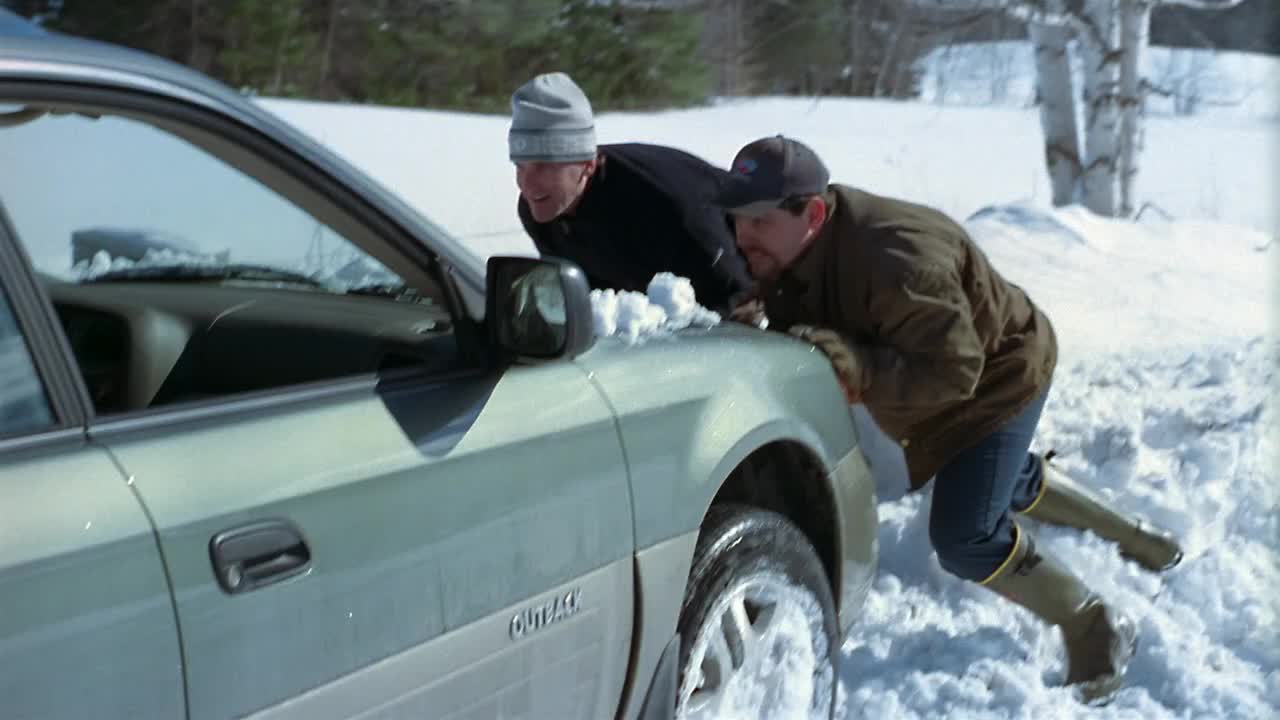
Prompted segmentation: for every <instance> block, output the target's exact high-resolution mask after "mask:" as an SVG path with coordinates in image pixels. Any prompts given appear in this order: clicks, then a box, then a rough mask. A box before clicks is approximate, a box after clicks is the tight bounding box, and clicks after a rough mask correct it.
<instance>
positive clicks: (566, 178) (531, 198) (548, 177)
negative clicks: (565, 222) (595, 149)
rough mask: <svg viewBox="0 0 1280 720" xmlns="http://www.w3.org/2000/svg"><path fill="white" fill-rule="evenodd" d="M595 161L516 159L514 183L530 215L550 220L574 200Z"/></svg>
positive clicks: (539, 219)
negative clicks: (519, 160)
mask: <svg viewBox="0 0 1280 720" xmlns="http://www.w3.org/2000/svg"><path fill="white" fill-rule="evenodd" d="M595 165H596V163H595V161H594V160H588V161H586V162H573V163H553V162H522V163H516V185H517V186H518V187H519V188H520V195H521V196H523V197H524V199H525V202H527V203H529V212H530V213H531V214H532V215H533V219H534V220H536V221H538V222H540V223H544V222H550V221H552V220H555V219H556V218H558V217H560V216H561V215H562V214H564V212H565V211H566V210H568V209H570V208H572V207H573V206H574V204H575V203H577V202H578V198H580V197H582V192H583V191H584V190H586V187H587V179H588V178H590V177H591V173H592V172H593V171H594V170H595Z"/></svg>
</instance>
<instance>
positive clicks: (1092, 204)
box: [1079, 0, 1121, 217]
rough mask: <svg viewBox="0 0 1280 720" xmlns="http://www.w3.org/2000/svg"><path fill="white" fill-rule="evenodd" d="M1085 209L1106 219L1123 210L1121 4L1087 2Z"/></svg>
mask: <svg viewBox="0 0 1280 720" xmlns="http://www.w3.org/2000/svg"><path fill="white" fill-rule="evenodd" d="M1082 19H1083V21H1084V25H1085V27H1086V32H1084V33H1083V36H1082V37H1080V38H1079V39H1080V49H1081V59H1082V60H1083V62H1084V112H1085V138H1084V175H1083V182H1082V188H1083V191H1084V193H1083V199H1084V204H1085V207H1087V208H1089V209H1090V210H1091V211H1093V212H1094V213H1097V214H1098V215H1102V216H1105V217H1115V216H1116V215H1117V213H1118V211H1119V209H1120V55H1121V53H1120V0H1085V5H1084V13H1083V18H1082Z"/></svg>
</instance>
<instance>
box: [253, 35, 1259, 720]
mask: <svg viewBox="0 0 1280 720" xmlns="http://www.w3.org/2000/svg"><path fill="white" fill-rule="evenodd" d="M1023 58H1024V59H1023V60H1020V61H1017V62H1022V63H1025V54H1024V55H1023ZM1250 63H1252V64H1253V65H1258V66H1265V67H1266V68H1267V70H1266V73H1267V74H1266V75H1265V77H1269V78H1275V77H1276V75H1275V73H1276V68H1277V64H1276V63H1275V61H1274V60H1265V59H1255V60H1251V61H1250ZM1211 69H1212V68H1211ZM1220 69H1221V68H1219V70H1220ZM1228 70H1230V68H1228ZM1020 72H1022V74H1023V75H1024V76H1025V74H1026V69H1025V67H1023V68H1022V69H1021V71H1020ZM1255 79H1256V77H1255V78H1253V79H1250V80H1249V81H1248V82H1249V83H1252V82H1253V80H1255ZM263 103H264V105H266V106H267V107H268V108H270V109H271V110H273V111H275V112H277V113H279V114H280V115H282V116H284V117H286V118H287V119H289V120H291V121H293V122H295V123H296V124H298V125H300V126H301V127H302V128H303V129H305V130H307V131H308V132H310V133H311V134H313V135H314V136H315V137H317V138H318V139H320V140H321V141H322V142H325V143H327V144H329V145H330V146H332V147H334V148H335V149H337V150H338V151H339V152H341V153H343V154H345V155H346V156H348V157H349V158H351V159H352V160H353V161H354V162H356V163H357V164H358V165H360V166H362V167H364V168H365V169H367V170H369V171H370V172H372V173H373V175H374V176H375V177H377V178H379V179H381V180H382V181H383V182H384V183H386V184H387V185H388V186H390V187H392V188H394V189H395V190H396V191H397V192H399V193H401V194H402V195H404V196H405V197H406V198H407V199H408V200H409V201H410V202H412V203H414V204H416V205H417V206H419V207H420V208H421V209H423V210H424V212H426V213H427V214H428V215H429V216H430V217H432V218H433V219H434V220H436V221H437V222H439V223H440V224H441V225H443V226H444V227H445V228H447V229H448V230H450V231H451V232H454V233H455V234H457V235H459V236H460V237H463V238H464V239H466V240H467V242H468V243H470V244H471V246H472V247H474V248H475V249H476V252H477V253H479V254H481V255H487V254H490V253H494V252H516V253H532V252H533V248H532V245H531V244H530V243H529V241H528V240H527V239H525V238H524V237H523V234H522V233H521V232H520V231H519V223H518V221H517V219H516V217H515V214H514V206H515V200H516V190H515V186H514V178H513V173H512V168H511V166H510V164H509V163H508V161H507V158H506V154H505V147H506V146H505V132H506V127H507V119H506V118H504V117H497V116H474V115H463V114H453V113H442V112H419V111H410V110H398V109H380V108H358V107H352V106H339V105H322V104H312V103H303V102H285V101H279V100H263ZM1268 112H1269V111H1263V112H1258V113H1255V114H1252V115H1250V114H1247V113H1245V114H1244V115H1243V116H1242V115H1241V114H1236V115H1232V116H1227V117H1223V116H1217V115H1215V116H1212V117H1209V116H1198V115H1193V116H1190V117H1178V116H1162V117H1155V118H1153V119H1152V120H1151V122H1150V127H1149V129H1148V135H1147V145H1146V156H1145V165H1144V166H1143V176H1142V179H1141V181H1140V184H1139V187H1140V189H1139V197H1140V198H1141V200H1142V201H1144V202H1146V201H1150V202H1152V203H1154V204H1155V205H1157V206H1158V207H1159V209H1160V210H1162V211H1163V212H1164V213H1167V214H1168V216H1169V217H1165V216H1164V215H1163V214H1161V213H1160V212H1156V211H1152V212H1149V213H1145V214H1144V216H1143V220H1142V221H1141V222H1140V223H1122V222H1115V221H1108V220H1104V219H1101V218H1097V217H1095V216H1092V215H1090V214H1089V213H1087V212H1085V211H1083V210H1081V209H1079V208H1068V209H1062V210H1053V209H1050V208H1048V207H1047V202H1048V197H1049V192H1048V183H1047V180H1046V178H1045V174H1044V170H1043V167H1042V163H1041V159H1040V158H1041V149H1040V147H1039V145H1038V143H1039V126H1038V124H1037V118H1036V114H1035V111H1034V109H1031V108H1026V107H1019V106H1017V103H1014V106H1013V107H1003V108H1001V107H996V108H990V107H951V106H946V105H940V104H937V103H879V102H867V101H851V100H829V99H828V100H822V101H820V102H813V101H805V100H795V99H786V100H784V99H765V100H751V101H726V102H722V103H720V104H718V105H717V106H715V107H712V108H707V109H701V110H685V111H673V112H664V113H649V114H604V115H601V116H599V117H598V118H597V125H598V133H599V136H600V138H601V140H602V141H603V142H611V141H621V140H645V141H656V142H663V143H666V144H670V145H675V146H678V147H682V148H684V149H687V150H690V151H692V152H694V153H696V154H699V155H701V156H703V157H705V158H707V159H709V160H711V161H712V162H716V163H719V164H721V165H727V164H728V162H729V160H730V158H731V157H732V156H733V153H734V151H735V150H736V149H737V148H738V147H739V146H740V145H742V144H744V143H746V142H748V141H750V140H752V139H755V138H756V137H759V136H761V135H766V134H772V133H776V132H784V133H789V134H794V135H796V136H797V137H800V138H801V139H804V140H805V141H807V142H809V143H810V144H811V145H813V146H814V147H815V149H817V150H818V152H820V153H821V154H822V155H823V156H824V157H825V159H826V160H827V162H828V164H829V165H830V167H831V170H832V174H833V176H834V178H835V179H836V180H838V181H842V182H847V183H849V184H854V185H860V186H863V187H866V188H867V189H870V190H873V191H878V192H883V193H888V194H895V195H899V196H903V197H907V198H911V199H915V200H919V201H923V202H927V203H931V204H933V205H936V206H938V207H940V208H942V209H944V210H946V211H948V212H950V213H952V214H953V215H955V216H956V217H958V218H959V219H961V220H964V221H965V223H966V225H967V227H968V228H969V229H970V230H971V231H972V232H973V234H974V236H975V237H976V238H977V239H978V241H979V242H980V243H981V245H982V246H983V247H984V248H985V250H986V251H987V252H988V253H989V254H990V256H991V257H992V259H993V261H994V263H995V265H996V267H997V268H998V269H1000V270H1001V271H1002V272H1004V273H1006V274H1007V275H1008V276H1009V277H1010V278H1011V279H1012V280H1013V281H1014V282H1017V283H1019V284H1020V285H1022V286H1023V287H1025V288H1027V290H1028V291H1029V292H1030V293H1031V295H1032V297H1033V298H1034V299H1035V300H1036V301H1037V302H1038V303H1040V304H1041V305H1042V306H1043V307H1044V308H1045V309H1046V311H1047V312H1048V314H1049V315H1050V317H1051V318H1052V320H1053V322H1054V324H1055V327H1056V329H1057V332H1058V335H1059V340H1060V343H1061V362H1060V365H1059V370H1058V373H1057V376H1056V379H1055V385H1054V388H1053V391H1052V394H1051V396H1050V399H1049V402H1048V405H1047V407H1046V409H1045V414H1044V420H1043V422H1042V424H1041V426H1040V431H1039V434H1038V436H1037V438H1036V443H1035V444H1036V447H1037V448H1040V449H1046V448H1050V447H1053V448H1056V449H1057V450H1058V451H1059V453H1060V462H1061V464H1062V466H1063V467H1064V468H1065V469H1067V470H1068V471H1069V472H1071V473H1072V474H1073V475H1075V476H1076V477H1077V478H1078V479H1079V480H1081V481H1083V482H1085V483H1087V484H1089V485H1090V486H1092V487H1094V488H1096V489H1097V490H1098V491H1100V492H1101V493H1103V494H1104V495H1106V496H1108V497H1110V498H1111V499H1112V500H1113V501H1114V502H1115V503H1116V504H1117V505H1118V506H1120V507H1123V508H1125V509H1127V510H1131V511H1134V512H1137V513H1139V514H1141V515H1143V516H1145V517H1147V518H1149V519H1151V520H1153V521H1155V522H1158V523H1160V524H1162V525H1165V526H1167V527H1169V528H1171V529H1173V530H1175V531H1176V532H1177V533H1178V534H1179V535H1180V537H1181V538H1182V539H1183V541H1184V543H1185V549H1186V551H1187V557H1186V559H1185V560H1184V561H1183V563H1182V564H1181V565H1180V566H1179V567H1177V568H1176V569H1174V570H1173V571H1171V572H1169V573H1167V574H1165V575H1164V576H1156V575H1153V574H1151V573H1148V572H1145V571H1143V570H1141V569H1139V568H1138V567H1137V566H1136V565H1134V564H1132V563H1129V562H1126V561H1123V560H1122V559H1121V558H1120V557H1119V555H1118V554H1117V552H1116V549H1115V548H1114V547H1113V546H1112V545H1110V544H1107V543H1105V542H1102V541H1100V540H1099V539H1097V538H1096V537H1093V536H1089V535H1085V534H1082V533H1079V532H1074V531H1068V530H1063V529H1057V528H1044V529H1039V528H1037V530H1038V532H1039V533H1040V537H1041V538H1042V541H1043V544H1044V546H1045V547H1047V548H1049V549H1050V550H1052V551H1054V552H1056V553H1060V554H1062V556H1063V557H1065V558H1066V560H1067V562H1068V563H1069V564H1070V566H1071V567H1072V568H1074V569H1075V570H1076V571H1078V572H1079V573H1080V574H1082V575H1083V576H1084V577H1085V579H1086V580H1087V581H1088V582H1089V584H1090V585H1092V586H1093V587H1094V588H1095V589H1096V590H1097V591H1098V592H1100V593H1102V594H1104V595H1105V596H1106V597H1107V598H1108V599H1110V600H1111V601H1113V602H1115V603H1116V604H1117V605H1118V606H1119V607H1120V608H1122V609H1123V610H1124V611H1126V612H1128V613H1130V614H1131V615H1132V616H1133V617H1134V619H1135V620H1136V622H1137V625H1138V627H1139V629H1140V632H1141V636H1140V646H1139V650H1138V655H1137V657H1136V660H1135V662H1134V664H1133V667H1132V668H1131V671H1130V676H1129V677H1130V679H1129V684H1128V687H1127V688H1126V689H1124V690H1122V691H1121V692H1120V694H1119V695H1118V696H1117V697H1116V699H1115V700H1114V702H1113V703H1112V704H1111V705H1109V706H1107V707H1105V708H1085V707H1082V706H1080V705H1078V704H1076V703H1075V702H1074V701H1073V700H1072V699H1071V697H1070V696H1069V694H1068V693H1067V692H1066V691H1064V690H1062V689H1061V688H1058V687H1056V685H1057V684H1058V682H1059V681H1060V680H1061V679H1062V677H1063V673H1064V668H1063V664H1062V661H1061V659H1060V658H1059V656H1058V652H1059V650H1060V647H1061V643H1060V640H1059V639H1058V636H1057V634H1056V632H1053V631H1047V630H1046V629H1045V628H1044V627H1043V626H1041V625H1040V624H1039V622H1038V621H1036V620H1035V619H1034V618H1033V617H1032V616H1031V615H1030V614H1028V613H1027V612H1025V611H1024V610H1022V609H1020V608H1018V607H1017V606H1015V605H1013V604H1011V603H1009V602H1006V601H1005V600H1003V599H1000V598H997V597H996V596H994V595H992V594H990V593H988V592H987V591H985V590H984V589H982V588H979V587H976V586H973V585H971V584H966V583H963V582H960V581H958V580H956V579H955V578H953V577H950V576H948V575H946V574H945V573H943V572H942V571H941V570H940V569H939V567H938V564H937V561H936V559H935V558H934V556H933V554H932V551H931V549H930V547H929V541H928V534H927V512H928V508H929V502H930V493H929V491H928V489H926V490H924V491H922V492H920V493H915V494H910V495H908V494H905V493H904V492H903V490H904V483H903V481H902V479H901V477H900V476H898V475H897V474H895V473H894V472H892V470H893V469H894V462H895V458H894V456H893V451H892V450H891V447H892V446H891V445H889V444H888V443H884V442H883V438H879V437H877V436H875V435H874V434H872V433H871V432H870V431H866V437H865V442H866V443H867V446H868V448H869V453H870V454H871V455H872V459H873V461H875V462H876V464H877V465H878V466H879V467H881V468H886V472H885V473H884V474H883V475H882V476H881V477H879V478H878V483H879V484H880V488H881V493H882V498H881V505H880V515H881V518H882V525H881V529H880V541H881V551H882V565H881V571H880V575H879V578H878V580H877V582H876V584H875V588H874V591H873V593H872V595H871V598H870V600H869V602H868V605H867V608H866V613H865V615H864V617H863V618H862V620H861V622H860V623H859V624H858V626H857V629H856V630H855V631H854V632H853V633H852V635H851V636H850V637H849V638H848V641H847V643H846V645H845V649H844V652H845V663H844V669H843V672H842V680H843V683H842V685H843V700H842V706H843V709H844V713H845V716H846V717H848V718H874V719H880V718H905V719H909V718H926V717H927V718H935V717H936V718H943V717H946V718H1036V719H1041V718H1144V719H1145V718H1272V717H1276V716H1277V714H1278V713H1280V625H1278V624H1277V615H1278V614H1280V600H1277V598H1280V556H1278V554H1277V542H1278V540H1280V525H1278V523H1280V515H1278V514H1277V509H1278V508H1277V490H1278V488H1277V479H1280V478H1278V477H1277V472H1276V467H1277V461H1278V460H1280V456H1277V454H1276V450H1277V448H1276V437H1277V430H1278V429H1280V428H1278V427H1277V421H1276V414H1275V405H1276V403H1275V399H1276V396H1275V394H1274V393H1275V387H1276V383H1275V380H1276V378H1275V373H1276V368H1277V366H1278V365H1280V362H1278V361H1280V350H1278V348H1277V343H1276V335H1275V333H1274V329H1275V327H1274V324H1270V323H1274V321H1275V318H1276V315H1277V314H1276V312H1275V309H1276V307H1277V306H1278V305H1280V302H1277V301H1280V295H1276V294H1275V290H1276V286H1277V282H1276V280H1277V277H1278V274H1277V270H1278V269H1280V268H1278V267H1277V262H1278V260H1280V257H1278V255H1277V252H1278V251H1277V249H1276V243H1275V242H1274V237H1275V236H1276V235H1278V234H1280V205H1278V204H1277V202H1276V198H1277V192H1276V189H1277V187H1280V183H1278V182H1277V179H1278V178H1277V176H1276V172H1277V168H1278V167H1280V162H1278V160H1280V158H1277V152H1276V149H1277V140H1278V139H1280V124H1277V123H1276V122H1275V120H1274V118H1275V115H1274V113H1271V114H1268ZM650 299H651V300H653V299H654V296H653V295H652V293H651V296H650ZM636 302H637V303H638V304H639V299H637V300H636ZM682 302H683V301H682ZM681 307H687V305H681ZM641 315H643V313H641ZM863 427H864V430H866V429H865V426H863Z"/></svg>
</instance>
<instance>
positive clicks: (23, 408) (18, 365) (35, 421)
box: [0, 288, 54, 438]
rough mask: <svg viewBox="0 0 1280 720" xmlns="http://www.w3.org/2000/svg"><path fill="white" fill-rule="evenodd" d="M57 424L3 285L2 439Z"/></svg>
mask: <svg viewBox="0 0 1280 720" xmlns="http://www.w3.org/2000/svg"><path fill="white" fill-rule="evenodd" d="M53 424H54V419H53V411H52V410H51V409H50V407H49V399H48V397H47V396H46V395H45V392H44V385H43V384H42V383H41V382H40V376H39V375H38V374H36V368H35V363H34V362H33V361H32V359H31V350H30V348H28V347H27V341H26V339H25V338H24V337H23V336H22V330H21V328H19V327H18V321H17V318H15V317H14V315H13V308H12V307H11V306H10V304H9V298H8V296H7V295H6V294H5V292H4V290H3V288H0V438H4V437H10V436H13V435H23V434H26V433H31V432H35V431H38V430H44V429H46V428H49V427H51V426H52V425H53Z"/></svg>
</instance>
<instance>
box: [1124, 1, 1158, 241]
mask: <svg viewBox="0 0 1280 720" xmlns="http://www.w3.org/2000/svg"><path fill="white" fill-rule="evenodd" d="M1152 3H1153V0H1122V5H1121V9H1120V12H1121V16H1120V47H1121V50H1122V52H1123V55H1122V56H1121V59H1120V214H1121V215H1122V216H1124V217H1132V216H1133V213H1134V210H1135V209H1136V208H1135V206H1136V204H1137V203H1136V200H1135V198H1134V194H1135V191H1136V188H1137V181H1138V159H1139V158H1140V157H1141V156H1142V146H1143V140H1144V139H1145V138H1144V132H1143V120H1144V119H1145V117H1146V87H1145V83H1143V81H1142V64H1143V58H1144V56H1145V55H1146V51H1147V45H1148V43H1149V41H1150V38H1151V8H1152Z"/></svg>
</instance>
